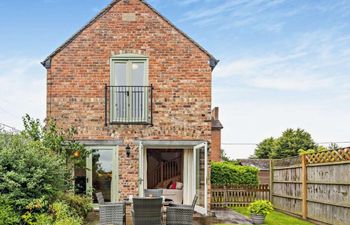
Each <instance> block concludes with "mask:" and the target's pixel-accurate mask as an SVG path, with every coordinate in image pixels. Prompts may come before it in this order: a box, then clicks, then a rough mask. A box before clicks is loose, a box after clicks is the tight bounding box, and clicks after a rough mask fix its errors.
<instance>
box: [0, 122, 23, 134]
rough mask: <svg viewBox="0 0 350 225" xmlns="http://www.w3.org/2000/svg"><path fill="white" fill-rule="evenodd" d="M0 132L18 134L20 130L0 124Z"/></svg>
mask: <svg viewBox="0 0 350 225" xmlns="http://www.w3.org/2000/svg"><path fill="white" fill-rule="evenodd" d="M0 130H5V131H10V132H13V133H19V132H20V130H18V129H17V128H15V127H11V126H9V125H7V124H4V123H0Z"/></svg>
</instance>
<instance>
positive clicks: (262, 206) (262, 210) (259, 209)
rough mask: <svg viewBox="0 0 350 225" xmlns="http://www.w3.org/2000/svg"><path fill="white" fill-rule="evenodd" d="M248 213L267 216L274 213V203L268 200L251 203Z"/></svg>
mask: <svg viewBox="0 0 350 225" xmlns="http://www.w3.org/2000/svg"><path fill="white" fill-rule="evenodd" d="M248 211H249V212H250V213H251V214H255V215H261V216H266V215H267V214H269V213H270V212H272V211H273V207H272V203H271V202H269V201H266V200H257V201H255V202H252V203H250V205H249V207H248Z"/></svg>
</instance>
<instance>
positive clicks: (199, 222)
mask: <svg viewBox="0 0 350 225" xmlns="http://www.w3.org/2000/svg"><path fill="white" fill-rule="evenodd" d="M212 213H213V214H214V215H215V216H206V217H204V216H201V215H199V214H195V215H194V217H193V220H194V222H193V224H194V225H214V224H252V223H251V222H250V221H249V220H247V219H246V218H245V217H244V216H242V215H241V214H239V213H236V212H233V211H232V210H213V211H212ZM98 224H99V213H98V212H97V211H94V212H91V213H90V214H89V216H88V217H87V220H86V223H85V225H98ZM126 225H132V220H131V216H130V215H128V216H127V217H126Z"/></svg>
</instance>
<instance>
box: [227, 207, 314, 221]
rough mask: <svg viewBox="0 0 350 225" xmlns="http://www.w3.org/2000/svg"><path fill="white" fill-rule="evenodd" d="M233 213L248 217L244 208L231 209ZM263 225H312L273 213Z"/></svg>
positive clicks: (282, 214) (246, 209)
mask: <svg viewBox="0 0 350 225" xmlns="http://www.w3.org/2000/svg"><path fill="white" fill-rule="evenodd" d="M233 210H234V211H236V212H238V213H241V214H243V215H245V216H247V217H249V216H250V214H249V212H248V208H246V207H235V208H233ZM264 224H265V225H287V224H291V225H292V224H293V225H313V223H310V222H306V221H304V220H301V219H298V218H295V217H292V216H289V215H287V214H284V213H281V212H277V211H273V212H271V213H270V214H269V215H267V216H266V218H265V223H264Z"/></svg>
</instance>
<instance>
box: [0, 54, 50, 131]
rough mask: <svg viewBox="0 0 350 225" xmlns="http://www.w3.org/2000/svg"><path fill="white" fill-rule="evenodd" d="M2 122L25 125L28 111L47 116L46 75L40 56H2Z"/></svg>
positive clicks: (0, 75)
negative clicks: (23, 122)
mask: <svg viewBox="0 0 350 225" xmlns="http://www.w3.org/2000/svg"><path fill="white" fill-rule="evenodd" d="M0 84H1V85H2V87H1V89H0V122H2V123H5V124H8V125H11V126H14V127H16V128H21V127H22V116H24V115H25V114H26V113H28V114H30V115H31V116H33V117H35V118H39V119H44V117H45V109H46V105H45V103H46V102H45V101H46V100H45V96H46V76H45V69H44V68H43V67H42V66H41V65H40V60H39V59H34V58H23V57H18V58H17V57H14V58H4V57H0Z"/></svg>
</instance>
